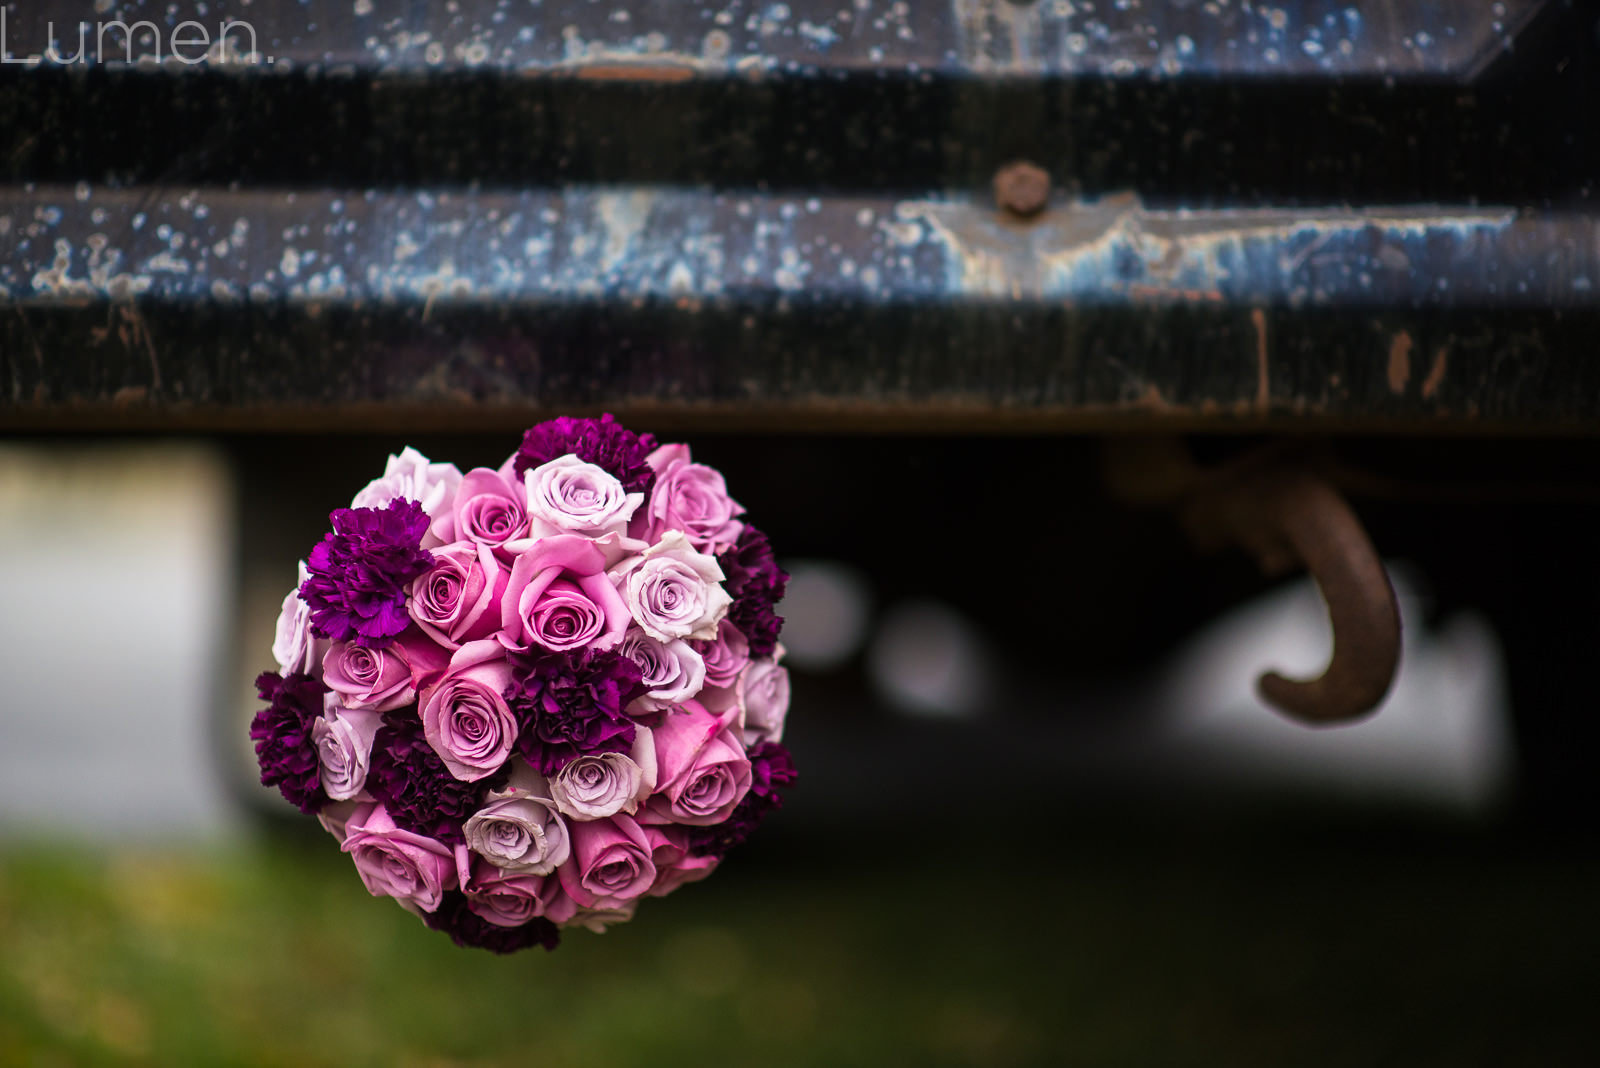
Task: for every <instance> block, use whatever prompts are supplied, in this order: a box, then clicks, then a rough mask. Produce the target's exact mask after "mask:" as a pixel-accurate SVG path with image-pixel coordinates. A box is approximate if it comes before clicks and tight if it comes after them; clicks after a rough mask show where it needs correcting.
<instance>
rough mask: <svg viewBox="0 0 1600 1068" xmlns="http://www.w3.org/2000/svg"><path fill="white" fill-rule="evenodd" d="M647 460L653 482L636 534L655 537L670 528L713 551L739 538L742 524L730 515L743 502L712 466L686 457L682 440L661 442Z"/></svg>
mask: <svg viewBox="0 0 1600 1068" xmlns="http://www.w3.org/2000/svg"><path fill="white" fill-rule="evenodd" d="M646 462H647V463H649V464H650V466H651V467H652V468H654V469H655V472H656V482H655V487H654V488H653V489H651V491H650V503H649V505H648V506H647V507H646V511H645V525H644V531H643V533H642V534H640V535H639V536H640V537H642V538H643V539H644V540H645V541H656V540H658V539H659V538H660V537H661V535H662V534H665V533H666V532H667V531H669V530H681V531H682V532H683V533H684V534H685V535H687V536H688V538H689V542H690V544H692V545H693V546H694V547H695V548H696V549H699V550H700V551H701V552H706V553H711V554H712V555H716V554H717V553H720V552H722V551H723V550H724V549H726V548H728V547H729V546H731V545H732V544H733V543H734V542H736V541H738V540H739V535H740V534H741V533H742V532H743V531H744V524H743V523H741V522H739V520H737V519H735V518H733V517H734V516H736V515H740V514H741V513H743V512H744V508H743V507H741V506H740V505H739V503H738V502H737V501H735V500H734V499H733V498H731V497H729V496H728V486H727V483H725V482H724V481H723V480H722V475H721V474H720V473H719V472H718V471H717V469H716V468H714V467H707V466H706V465H704V464H695V463H690V462H689V446H687V445H663V446H661V448H659V449H657V450H656V451H655V452H653V453H651V454H650V455H649V456H648V457H646Z"/></svg>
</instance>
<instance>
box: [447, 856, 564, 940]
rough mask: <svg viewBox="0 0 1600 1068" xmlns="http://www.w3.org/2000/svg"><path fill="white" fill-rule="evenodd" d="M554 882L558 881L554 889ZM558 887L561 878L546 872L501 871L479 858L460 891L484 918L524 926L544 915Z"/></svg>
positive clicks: (472, 907)
mask: <svg viewBox="0 0 1600 1068" xmlns="http://www.w3.org/2000/svg"><path fill="white" fill-rule="evenodd" d="M551 883H555V886H554V887H553V888H550V884H551ZM547 888H550V889H547ZM559 888H560V883H559V882H558V881H556V880H553V879H548V878H546V877H545V876H543V875H522V874H517V873H515V872H509V871H501V870H500V869H499V868H496V867H495V866H494V865H492V864H486V863H484V861H483V860H482V859H481V858H480V859H479V860H478V861H477V862H476V863H475V864H473V866H472V876H471V878H470V879H469V880H468V881H467V884H466V885H465V886H463V887H462V888H461V890H462V892H463V893H465V894H466V895H467V907H468V908H469V909H471V910H472V911H473V912H475V913H477V914H478V915H479V916H481V917H483V918H484V919H485V920H488V921H489V922H490V923H492V924H496V925H498V926H500V927H521V926H522V925H523V924H525V923H527V922H528V921H529V920H531V919H533V918H534V917H535V916H543V915H544V913H545V906H546V904H547V901H546V898H547V896H549V894H550V893H551V890H552V889H555V890H559Z"/></svg>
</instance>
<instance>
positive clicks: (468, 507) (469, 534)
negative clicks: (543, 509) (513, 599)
mask: <svg viewBox="0 0 1600 1068" xmlns="http://www.w3.org/2000/svg"><path fill="white" fill-rule="evenodd" d="M430 529H431V531H432V533H433V536H434V537H436V538H438V539H439V541H440V543H441V544H449V543H450V542H453V541H473V542H477V543H478V544H480V545H486V546H488V547H489V548H491V549H494V550H495V551H496V552H497V553H498V554H499V555H500V557H501V558H502V559H508V558H509V556H510V551H509V550H507V549H506V548H505V546H506V543H507V542H509V541H514V540H516V539H519V538H522V537H523V536H524V535H525V534H526V533H527V530H528V512H527V506H526V491H524V490H523V488H522V483H521V482H519V481H518V480H517V479H516V477H515V476H513V475H512V473H511V470H510V466H509V464H508V465H507V466H505V467H502V468H501V469H500V470H499V471H493V470H490V469H489V468H487V467H475V468H473V469H472V470H471V471H468V472H467V473H466V475H465V476H463V477H462V479H461V488H460V489H458V490H456V497H455V501H454V502H453V504H452V507H451V509H450V511H449V512H446V513H442V514H440V515H437V516H435V517H434V520H433V525H432V527H431V528H430Z"/></svg>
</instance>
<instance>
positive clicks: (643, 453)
mask: <svg viewBox="0 0 1600 1068" xmlns="http://www.w3.org/2000/svg"><path fill="white" fill-rule="evenodd" d="M655 447H656V439H655V435H653V434H635V433H634V432H633V431H631V430H629V429H628V428H627V427H625V426H623V425H622V424H621V423H619V422H617V421H616V420H615V419H613V418H611V414H610V413H609V412H607V413H606V414H605V415H602V416H601V417H600V418H598V419H573V418H572V417H570V416H565V415H563V416H561V417H560V418H559V419H550V420H547V421H546V422H543V423H540V424H539V425H538V426H535V427H532V428H531V429H529V431H528V432H527V433H526V434H524V435H523V436H522V446H521V447H520V448H519V449H517V457H516V463H515V465H514V466H515V469H516V472H517V477H518V478H521V477H522V473H523V472H524V471H528V470H531V469H533V468H535V467H540V466H542V465H544V464H547V463H549V462H550V461H551V460H555V459H558V458H559V457H562V456H565V455H567V453H569V452H570V453H572V454H574V455H575V456H577V457H578V459H580V460H582V461H583V462H584V463H588V464H594V465H595V466H596V467H599V468H602V469H604V470H605V471H608V472H610V473H611V474H612V475H614V476H615V477H616V479H617V481H619V482H621V483H622V488H623V489H625V490H627V491H628V492H629V493H643V494H644V495H645V496H647V497H648V496H649V495H650V487H651V486H652V485H653V484H654V483H655V480H656V473H655V471H654V470H653V469H652V468H651V467H650V465H649V464H648V463H647V462H646V461H645V457H647V456H649V455H650V454H651V453H652V452H654V451H655Z"/></svg>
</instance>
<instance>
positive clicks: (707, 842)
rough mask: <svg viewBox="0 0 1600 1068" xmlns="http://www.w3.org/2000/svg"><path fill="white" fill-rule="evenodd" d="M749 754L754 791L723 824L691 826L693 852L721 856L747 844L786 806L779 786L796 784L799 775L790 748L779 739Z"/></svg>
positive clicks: (752, 749) (760, 746)
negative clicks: (779, 809) (768, 814)
mask: <svg viewBox="0 0 1600 1068" xmlns="http://www.w3.org/2000/svg"><path fill="white" fill-rule="evenodd" d="M746 756H748V757H749V759H750V792H749V793H747V794H745V795H744V799H743V800H742V801H740V802H739V804H738V805H737V806H735V808H734V810H733V812H732V813H730V814H729V816H728V818H727V819H725V820H723V821H722V822H721V823H717V824H713V825H712V826H710V827H691V828H689V851H690V852H691V853H693V854H694V855H695V856H700V857H706V856H713V857H720V856H722V855H723V854H724V853H727V852H728V851H729V850H730V849H733V848H734V847H735V846H739V845H743V844H744V843H745V842H746V841H748V840H749V839H750V836H751V835H753V834H755V833H756V829H757V828H758V827H760V826H761V821H762V820H764V819H766V818H767V813H769V812H771V811H772V810H773V809H776V808H782V807H783V795H782V794H781V793H779V792H778V787H780V786H782V787H789V786H793V785H794V781H795V779H796V778H797V777H798V776H797V775H796V772H795V768H794V760H793V759H792V758H791V757H790V756H789V750H788V749H786V748H784V747H783V746H782V745H780V744H778V743H777V742H762V743H761V744H760V745H757V746H754V747H753V748H751V750H750V752H749V753H747V754H746Z"/></svg>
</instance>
